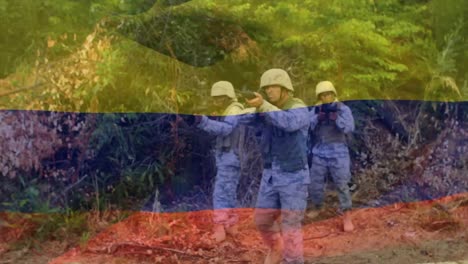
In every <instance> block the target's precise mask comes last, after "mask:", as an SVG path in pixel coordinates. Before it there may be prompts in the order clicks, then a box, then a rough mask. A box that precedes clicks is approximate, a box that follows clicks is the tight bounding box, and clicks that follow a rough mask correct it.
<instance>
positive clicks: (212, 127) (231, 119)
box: [198, 116, 238, 136]
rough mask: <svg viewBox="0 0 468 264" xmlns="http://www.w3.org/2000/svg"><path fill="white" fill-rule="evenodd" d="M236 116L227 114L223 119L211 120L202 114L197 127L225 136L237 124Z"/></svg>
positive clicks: (212, 133)
mask: <svg viewBox="0 0 468 264" xmlns="http://www.w3.org/2000/svg"><path fill="white" fill-rule="evenodd" d="M237 123H238V118H236V116H227V117H226V118H225V120H224V121H216V120H211V119H209V118H208V117H206V116H202V120H201V122H200V124H198V128H200V129H202V130H204V131H206V132H207V133H209V134H211V135H215V136H227V135H229V134H231V132H232V130H233V129H234V128H235V127H236V126H237Z"/></svg>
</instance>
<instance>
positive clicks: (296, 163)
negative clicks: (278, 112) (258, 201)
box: [262, 98, 307, 172]
mask: <svg viewBox="0 0 468 264" xmlns="http://www.w3.org/2000/svg"><path fill="white" fill-rule="evenodd" d="M297 103H300V104H302V105H304V103H303V102H302V101H301V100H300V99H297V98H291V99H289V100H288V101H287V102H286V103H285V105H284V106H283V108H282V109H283V110H288V109H291V108H292V107H293V106H294V105H295V104H297ZM304 107H305V105H304ZM306 143H307V138H306V136H305V135H303V133H302V131H301V130H300V129H299V130H296V131H293V132H287V131H285V130H282V129H279V128H277V127H274V126H272V125H267V128H266V129H265V132H264V133H263V134H262V151H263V158H264V168H271V164H272V162H273V159H274V158H275V159H276V161H277V162H278V164H279V167H280V168H281V169H282V170H283V171H287V172H294V171H298V170H302V169H303V168H305V167H306V166H307V144H306Z"/></svg>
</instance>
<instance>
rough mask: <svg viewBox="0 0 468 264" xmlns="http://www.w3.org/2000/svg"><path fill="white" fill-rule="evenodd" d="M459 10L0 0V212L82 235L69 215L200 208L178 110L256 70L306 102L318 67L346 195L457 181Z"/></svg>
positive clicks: (365, 4) (319, 1)
mask: <svg viewBox="0 0 468 264" xmlns="http://www.w3.org/2000/svg"><path fill="white" fill-rule="evenodd" d="M466 14H468V5H467V4H466V2H465V1H464V0H452V1H448V2H447V1H442V0H408V1H402V0H379V1H374V0H288V1H283V0H281V1H263V0H251V1H246V0H216V1H215V0H192V1H190V0H188V1H183V0H99V1H98V0H82V1H76V0H53V1H52V0H41V1H37V0H34V1H33V0H15V1H13V0H0V17H1V20H2V23H0V32H2V33H3V34H1V35H0V108H1V110H0V122H1V126H0V139H1V140H0V146H1V149H2V154H1V155H0V182H1V184H0V209H1V211H2V212H11V213H13V212H22V213H46V214H51V215H49V216H48V217H47V218H46V219H45V220H44V218H38V219H33V222H34V223H35V224H34V225H33V226H34V227H35V228H29V229H28V231H27V232H26V231H25V232H24V234H26V235H25V237H34V239H33V241H37V240H40V239H49V238H53V239H60V238H63V236H64V232H62V231H60V230H61V229H64V228H65V229H67V228H68V229H67V230H70V233H73V232H76V233H78V236H79V237H80V239H81V240H83V239H84V240H86V239H87V236H89V235H90V233H89V232H90V231H89V230H88V229H87V228H88V226H87V225H88V224H87V223H86V221H84V220H83V218H80V217H82V216H81V215H79V216H78V213H77V212H90V211H92V212H98V214H99V215H100V217H103V216H102V215H103V212H106V211H110V210H133V211H139V210H146V211H157V212H169V211H185V210H200V209H209V208H210V206H211V204H210V203H211V201H210V199H211V198H210V195H211V191H212V183H213V177H214V175H215V171H216V168H215V165H214V157H213V155H212V153H211V142H212V138H211V137H210V136H208V135H207V134H205V133H203V132H202V131H199V130H197V129H194V128H193V127H189V126H186V125H184V124H183V123H180V122H178V121H177V120H178V119H177V118H176V115H191V114H206V115H210V114H216V113H213V111H212V110H211V109H210V107H211V105H210V98H209V92H210V87H211V84H212V83H214V82H216V81H218V80H228V81H230V82H232V83H233V84H234V86H235V88H236V89H237V90H250V91H257V90H258V86H259V80H260V75H261V73H263V72H264V71H265V70H267V69H269V68H282V69H285V70H287V71H288V73H289V74H290V76H291V78H292V81H293V85H294V87H295V94H296V96H297V97H299V98H301V99H303V100H304V101H305V102H306V103H307V104H308V105H313V104H314V103H315V85H316V84H317V83H318V82H320V81H322V80H331V81H333V83H334V84H335V86H336V87H337V90H338V96H339V99H340V100H341V101H344V102H345V103H346V104H347V105H349V106H350V107H351V109H352V111H353V114H354V117H355V122H356V132H355V133H354V134H353V135H352V137H351V139H350V150H351V156H352V164H353V165H352V171H353V181H354V182H355V183H356V184H357V186H358V190H357V191H356V193H355V194H354V196H353V199H354V200H355V205H356V207H367V206H381V205H386V204H392V203H395V202H412V201H420V200H427V199H435V198H439V197H443V196H448V195H453V194H457V193H464V192H466V191H467V189H468V179H467V177H466V175H467V172H468V156H467V154H466V153H467V151H468V145H467V143H468V137H467V135H468V125H467V120H468V114H467V113H468V103H467V102H466V101H467V99H468V71H467V70H466V69H467V66H468V45H467V36H468V26H467V25H468V18H467V17H466ZM249 144H250V146H251V149H250V150H249V152H248V155H247V157H246V159H245V161H244V163H243V167H242V179H241V183H240V185H241V186H240V188H239V191H238V193H239V203H240V207H252V206H253V205H254V203H255V197H256V191H257V190H258V184H259V179H260V174H261V169H262V168H261V165H260V164H261V162H259V159H261V158H260V157H259V152H258V150H257V149H256V144H255V133H254V131H251V141H249ZM53 213H59V214H58V215H53ZM15 217H19V216H15ZM7 218H8V217H7ZM70 219H74V220H70ZM76 219H78V220H76ZM10 221H11V219H10ZM67 221H68V222H67ZM73 221H76V223H75V222H73ZM70 222H72V224H70ZM64 223H66V224H64ZM38 227H39V228H38ZM28 232H29V233H28ZM65 233H66V232H65ZM0 242H1V239H0ZM0 248H1V247H0ZM0 254H1V250H0Z"/></svg>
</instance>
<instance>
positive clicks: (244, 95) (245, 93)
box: [239, 91, 257, 100]
mask: <svg viewBox="0 0 468 264" xmlns="http://www.w3.org/2000/svg"><path fill="white" fill-rule="evenodd" d="M239 96H240V97H242V98H244V99H245V100H252V99H254V98H255V97H257V96H256V95H255V93H254V92H251V91H240V92H239Z"/></svg>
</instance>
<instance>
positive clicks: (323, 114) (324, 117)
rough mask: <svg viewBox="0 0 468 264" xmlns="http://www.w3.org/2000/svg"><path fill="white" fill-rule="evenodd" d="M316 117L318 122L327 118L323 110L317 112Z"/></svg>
mask: <svg viewBox="0 0 468 264" xmlns="http://www.w3.org/2000/svg"><path fill="white" fill-rule="evenodd" d="M317 119H318V121H319V122H323V121H325V120H327V114H326V113H325V112H319V113H318V115H317Z"/></svg>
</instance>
